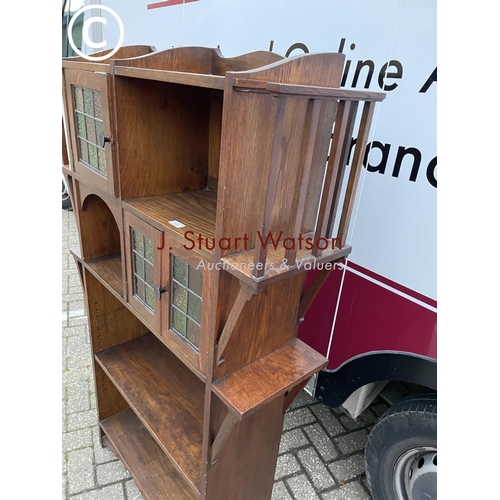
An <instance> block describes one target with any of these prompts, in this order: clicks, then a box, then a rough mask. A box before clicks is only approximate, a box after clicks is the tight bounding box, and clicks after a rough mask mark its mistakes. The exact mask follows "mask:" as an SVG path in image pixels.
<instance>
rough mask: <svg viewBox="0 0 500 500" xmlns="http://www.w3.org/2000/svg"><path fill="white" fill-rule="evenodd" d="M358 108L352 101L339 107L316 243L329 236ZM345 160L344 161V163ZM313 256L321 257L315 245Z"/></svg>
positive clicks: (315, 236)
mask: <svg viewBox="0 0 500 500" xmlns="http://www.w3.org/2000/svg"><path fill="white" fill-rule="evenodd" d="M357 108H358V103H357V102H352V101H340V103H339V105H338V110H337V116H336V119H335V129H334V132H333V139H332V145H331V148H330V156H329V158H328V165H327V168H326V174H325V182H324V187H323V192H322V195H321V201H320V205H319V212H318V220H317V222H316V229H315V231H314V238H313V240H314V242H316V241H318V239H320V238H326V236H327V229H328V222H329V215H330V213H331V209H332V206H333V200H334V198H335V195H336V194H337V199H338V193H339V192H340V188H341V184H342V182H341V181H342V178H343V173H344V170H345V164H344V163H345V156H344V154H343V153H344V149H345V144H346V142H349V141H350V138H351V134H352V130H353V127H354V120H355V118H356V111H357ZM343 159H344V161H342V160H343ZM312 254H313V255H314V256H315V257H319V256H320V255H321V250H320V249H319V248H318V247H317V246H316V245H315V246H314V248H313V250H312Z"/></svg>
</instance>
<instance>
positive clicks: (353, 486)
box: [322, 482, 372, 500]
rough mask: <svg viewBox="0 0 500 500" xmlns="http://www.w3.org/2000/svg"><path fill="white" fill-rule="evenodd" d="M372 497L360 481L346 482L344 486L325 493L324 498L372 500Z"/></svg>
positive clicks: (323, 499) (327, 499)
mask: <svg viewBox="0 0 500 500" xmlns="http://www.w3.org/2000/svg"><path fill="white" fill-rule="evenodd" d="M371 499H372V497H371V495H369V494H368V493H367V492H366V490H365V489H364V488H363V486H361V485H360V484H359V483H358V482H352V483H348V484H346V485H345V486H344V487H343V488H339V489H338V490H332V491H329V492H328V493H323V496H322V500H371Z"/></svg>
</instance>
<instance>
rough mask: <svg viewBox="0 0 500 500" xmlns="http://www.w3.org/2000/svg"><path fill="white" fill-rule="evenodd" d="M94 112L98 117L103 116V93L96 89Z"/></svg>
mask: <svg viewBox="0 0 500 500" xmlns="http://www.w3.org/2000/svg"><path fill="white" fill-rule="evenodd" d="M94 112H95V114H94V115H95V117H96V118H102V104H101V93H100V92H96V91H94Z"/></svg>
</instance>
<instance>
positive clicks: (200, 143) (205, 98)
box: [115, 77, 210, 199]
mask: <svg viewBox="0 0 500 500" xmlns="http://www.w3.org/2000/svg"><path fill="white" fill-rule="evenodd" d="M115 95H116V123H117V127H118V130H119V132H118V154H119V159H120V190H121V197H122V199H128V198H140V197H146V196H156V195H163V194H170V193H177V192H182V191H196V190H199V189H204V188H205V187H206V186H207V177H208V155H209V128H210V127H209V120H210V89H203V88H196V87H189V86H183V85H174V84H170V83H165V82H156V81H152V80H142V79H136V78H125V77H116V78H115Z"/></svg>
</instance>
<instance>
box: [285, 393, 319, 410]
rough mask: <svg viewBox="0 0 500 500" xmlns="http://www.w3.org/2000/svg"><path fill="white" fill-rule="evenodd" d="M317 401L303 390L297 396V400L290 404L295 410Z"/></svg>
mask: <svg viewBox="0 0 500 500" xmlns="http://www.w3.org/2000/svg"><path fill="white" fill-rule="evenodd" d="M317 402H318V400H317V399H316V398H313V397H312V396H310V395H309V394H307V392H306V391H301V392H300V394H299V395H298V396H297V397H296V398H295V401H294V402H293V403H292V404H291V405H290V408H291V409H292V410H293V409H296V408H300V407H302V406H306V405H310V404H314V403H317Z"/></svg>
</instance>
